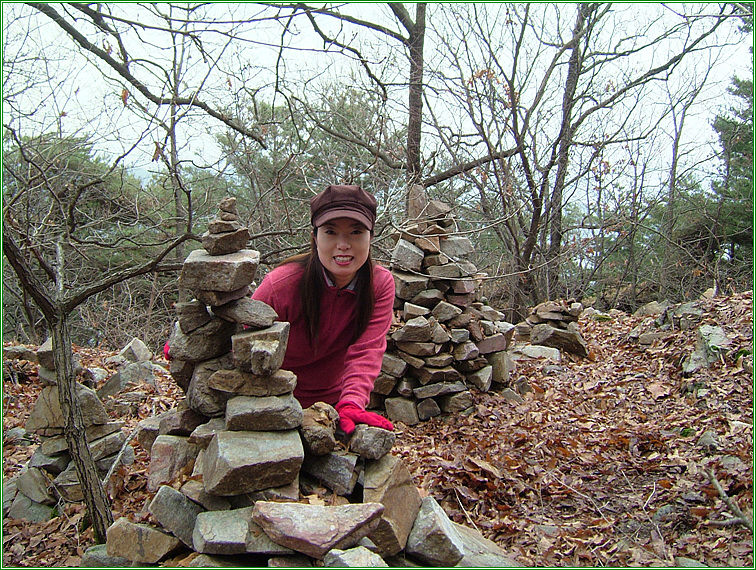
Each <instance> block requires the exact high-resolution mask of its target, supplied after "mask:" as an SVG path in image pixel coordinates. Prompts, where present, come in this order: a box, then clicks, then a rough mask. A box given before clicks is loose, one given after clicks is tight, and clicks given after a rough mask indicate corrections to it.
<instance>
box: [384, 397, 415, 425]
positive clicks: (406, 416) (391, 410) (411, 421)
mask: <svg viewBox="0 0 756 570" xmlns="http://www.w3.org/2000/svg"><path fill="white" fill-rule="evenodd" d="M385 405H386V415H388V417H389V419H390V420H391V421H392V422H403V423H405V424H407V425H409V426H412V425H415V424H417V423H420V418H419V417H418V415H417V406H416V404H415V402H414V401H413V400H409V399H407V398H386V402H385Z"/></svg>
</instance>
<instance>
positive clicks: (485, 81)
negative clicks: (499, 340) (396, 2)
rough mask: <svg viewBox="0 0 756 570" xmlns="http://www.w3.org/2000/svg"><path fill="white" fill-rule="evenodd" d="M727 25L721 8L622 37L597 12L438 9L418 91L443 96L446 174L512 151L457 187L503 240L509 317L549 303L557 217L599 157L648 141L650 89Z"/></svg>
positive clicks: (440, 132)
mask: <svg viewBox="0 0 756 570" xmlns="http://www.w3.org/2000/svg"><path fill="white" fill-rule="evenodd" d="M565 10H567V11H569V13H570V14H574V16H572V18H571V21H572V25H571V26H570V27H568V26H567V25H566V24H565V21H566V20H565V17H564V16H565ZM727 17H728V14H727V12H726V8H722V11H720V13H719V15H718V16H717V17H714V16H712V14H711V10H710V9H709V8H707V9H706V10H703V9H700V10H699V11H698V13H696V12H691V13H688V14H685V15H684V16H683V17H669V16H668V15H667V16H666V20H664V21H663V20H662V19H661V16H658V17H656V18H655V19H654V18H651V19H649V20H648V21H647V22H646V23H642V22H638V23H637V24H636V23H635V22H634V28H635V29H634V30H633V29H631V27H630V26H627V25H625V24H626V20H625V19H624V18H622V16H620V14H619V13H618V12H617V11H616V9H615V8H613V7H611V6H609V5H600V4H582V5H579V6H577V7H572V6H569V7H562V6H550V7H545V6H543V7H536V6H532V5H499V6H489V5H486V6H485V7H483V6H479V5H469V6H458V5H454V6H451V5H450V6H444V7H443V8H442V9H440V11H439V14H438V19H439V20H440V22H439V23H438V25H437V26H435V27H434V36H433V39H434V41H435V43H436V45H438V46H440V47H439V48H438V50H437V53H436V54H434V59H435V61H437V62H438V61H441V62H442V63H441V64H437V66H436V68H437V71H436V72H435V76H434V77H433V78H432V80H430V83H429V85H430V89H431V90H432V91H433V92H438V93H443V94H445V95H446V99H445V101H444V102H443V105H446V109H444V108H443V105H439V104H438V103H437V104H436V109H435V110H434V111H433V113H431V118H432V119H433V121H432V123H433V127H434V128H435V130H436V132H437V138H438V139H439V140H441V141H442V143H443V145H444V150H445V151H446V152H448V153H450V154H453V156H454V160H455V161H456V162H462V161H463V160H464V158H463V157H464V156H465V155H466V156H471V155H474V154H475V153H476V152H480V151H481V150H484V151H485V152H484V153H481V154H485V155H486V156H496V155H497V153H502V154H503V153H506V152H507V151H508V150H509V149H513V148H514V149H516V153H514V154H511V153H510V154H505V155H504V156H502V158H503V160H500V161H498V162H496V161H495V162H491V163H488V164H487V166H486V168H481V169H480V171H479V172H478V174H476V175H474V176H473V175H469V176H467V177H466V178H465V180H466V181H467V182H468V183H471V184H474V185H475V186H477V187H478V189H479V192H478V196H479V200H478V201H477V202H476V204H479V205H480V210H481V211H482V213H483V214H484V216H485V217H486V220H487V222H488V223H494V222H496V223H500V224H501V229H500V230H499V231H498V232H497V235H500V236H504V235H505V234H506V239H502V244H503V245H505V246H506V247H507V249H508V251H509V253H510V255H511V256H512V264H511V265H510V266H508V267H507V268H505V271H502V273H509V274H511V273H516V274H517V275H518V276H519V277H517V278H516V280H515V281H512V282H511V283H510V284H509V286H508V287H507V290H508V291H509V296H510V302H509V303H508V304H509V306H510V307H512V308H513V309H515V310H518V309H517V307H519V308H522V307H524V306H526V305H527V304H528V302H530V303H533V302H537V301H538V300H540V299H543V298H544V297H550V296H554V295H559V294H560V286H559V278H558V275H559V272H558V269H559V268H560V265H561V263H562V261H563V260H564V259H565V255H568V254H569V251H566V250H564V249H563V245H564V237H565V234H564V219H563V215H564V211H565V205H566V204H568V203H570V202H571V201H572V200H573V197H574V195H575V192H576V190H577V188H578V185H579V184H580V183H581V181H583V180H584V178H585V177H586V176H588V175H590V173H591V172H592V169H593V168H594V167H596V166H597V164H598V162H599V160H600V157H605V158H603V159H602V160H605V159H606V158H610V157H611V156H612V154H611V149H613V148H617V149H620V148H621V147H622V145H625V144H628V143H630V142H632V141H634V140H644V139H646V138H648V137H649V135H650V133H652V132H653V130H654V129H655V128H656V127H657V124H658V123H659V121H661V120H662V119H664V118H665V116H666V113H668V111H667V110H666V109H665V108H663V107H659V108H655V107H654V106H651V105H649V104H648V101H649V99H648V98H649V97H650V96H651V94H652V93H653V87H654V85H655V84H656V83H657V82H660V81H663V80H666V79H668V78H670V77H677V76H678V75H679V74H680V70H681V69H682V63H683V62H685V61H687V60H688V59H689V58H691V57H693V56H694V55H697V54H700V53H706V52H707V51H709V50H711V49H712V48H713V47H716V41H714V40H715V37H716V36H715V34H716V32H717V30H718V29H719V28H720V26H722V24H723V23H724V22H725V21H726V20H727ZM623 23H624V24H623ZM620 24H621V25H620ZM639 26H641V27H640V28H639ZM462 46H464V47H462ZM661 46H664V49H665V52H664V54H665V55H664V57H660V56H659V55H658V53H661V49H660V48H661ZM655 49H657V52H656V53H657V55H656V56H655V58H654V59H649V58H644V55H645V54H648V53H651V52H652V51H654V50H655ZM556 101H560V102H561V105H560V106H557V105H555V102H556ZM657 109H658V110H657ZM460 111H463V112H464V113H465V115H464V120H463V119H460V120H459V121H458V126H457V127H456V128H455V127H453V126H451V127H450V125H449V124H448V123H447V122H446V121H445V119H444V118H445V117H447V116H450V115H452V114H453V113H457V114H458V113H459V112H460ZM610 162H614V160H613V159H611V160H610ZM505 163H506V164H505ZM471 174H473V173H471ZM467 196H468V197H469V194H467Z"/></svg>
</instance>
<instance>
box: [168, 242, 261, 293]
mask: <svg viewBox="0 0 756 570" xmlns="http://www.w3.org/2000/svg"><path fill="white" fill-rule="evenodd" d="M259 263H260V253H259V252H257V251H255V250H251V249H242V250H240V251H237V252H234V253H229V254H226V255H210V254H209V253H208V252H207V251H205V250H204V249H195V250H194V251H192V252H191V253H190V254H189V255H188V256H187V258H186V260H185V261H184V265H183V267H182V269H181V276H180V278H179V280H180V282H181V285H182V286H184V287H186V288H187V289H190V290H192V291H195V292H196V291H197V290H203V291H222V292H229V291H236V290H238V289H240V288H243V287H246V286H247V285H249V284H250V283H252V282H253V281H254V280H255V272H256V271H257V266H258V264H259ZM198 298H199V297H198Z"/></svg>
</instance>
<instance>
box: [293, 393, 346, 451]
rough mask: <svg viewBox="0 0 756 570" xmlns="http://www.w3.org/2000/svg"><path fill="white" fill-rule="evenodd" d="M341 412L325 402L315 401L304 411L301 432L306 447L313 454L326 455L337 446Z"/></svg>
mask: <svg viewBox="0 0 756 570" xmlns="http://www.w3.org/2000/svg"><path fill="white" fill-rule="evenodd" d="M338 423H339V414H338V412H337V411H336V410H335V409H334V408H333V406H331V405H329V404H326V403H325V402H315V403H314V404H313V405H312V406H310V407H309V408H306V409H305V410H304V411H303V413H302V425H301V427H300V433H301V435H302V443H303V444H304V449H305V451H306V452H307V453H308V454H311V455H325V454H327V453H330V452H331V451H333V450H334V448H335V447H336V427H337V426H338Z"/></svg>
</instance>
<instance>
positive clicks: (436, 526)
mask: <svg viewBox="0 0 756 570" xmlns="http://www.w3.org/2000/svg"><path fill="white" fill-rule="evenodd" d="M405 551H406V552H407V554H409V555H410V556H414V557H416V558H418V559H419V560H421V561H422V562H425V563H426V564H430V565H431V566H454V565H455V564H457V563H458V562H459V561H460V560H462V557H463V556H464V542H463V540H462V538H461V537H460V536H459V534H458V533H457V530H456V528H455V527H454V525H453V524H452V521H451V520H450V519H449V517H448V516H447V514H446V513H445V512H444V510H443V509H442V508H441V506H440V505H439V504H438V503H437V502H436V499H434V498H433V497H431V496H428V497H425V498H424V499H423V500H422V503H421V505H420V510H419V512H418V514H417V518H416V519H415V522H414V524H413V525H412V530H411V531H410V534H409V537H408V538H407V546H406V548H405Z"/></svg>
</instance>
